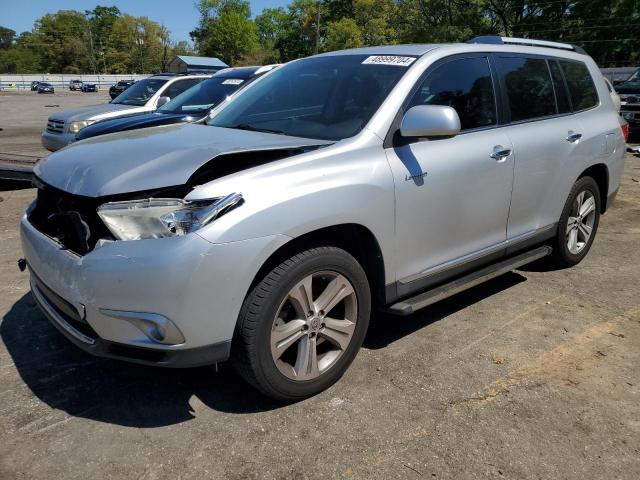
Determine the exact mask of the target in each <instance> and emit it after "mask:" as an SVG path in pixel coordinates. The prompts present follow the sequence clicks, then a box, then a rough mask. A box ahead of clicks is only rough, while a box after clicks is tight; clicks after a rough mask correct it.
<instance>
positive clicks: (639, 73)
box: [624, 69, 640, 83]
mask: <svg viewBox="0 0 640 480" xmlns="http://www.w3.org/2000/svg"><path fill="white" fill-rule="evenodd" d="M624 83H640V69H638V70H636V71H635V72H634V73H633V75H631V76H630V77H629V78H627V79H626V80H625V81H624Z"/></svg>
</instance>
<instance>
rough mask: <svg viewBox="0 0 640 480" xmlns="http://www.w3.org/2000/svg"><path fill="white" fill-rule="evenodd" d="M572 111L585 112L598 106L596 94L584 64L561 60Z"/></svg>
mask: <svg viewBox="0 0 640 480" xmlns="http://www.w3.org/2000/svg"><path fill="white" fill-rule="evenodd" d="M560 65H561V66H562V71H563V72H564V78H565V79H566V80H567V86H568V87H569V95H570V96H571V105H572V106H573V110H574V111H580V110H586V109H587V108H591V107H595V106H596V105H597V104H598V93H597V92H596V87H595V85H594V84H593V80H592V79H591V75H590V74H589V70H588V69H587V66H586V65H585V64H584V63H581V62H569V61H566V60H561V61H560Z"/></svg>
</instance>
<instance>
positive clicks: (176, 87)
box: [162, 78, 204, 98]
mask: <svg viewBox="0 0 640 480" xmlns="http://www.w3.org/2000/svg"><path fill="white" fill-rule="evenodd" d="M202 80H204V79H203V78H190V79H188V80H177V81H175V82H173V83H172V84H171V85H169V86H168V87H167V89H166V90H165V91H164V92H162V96H163V97H169V98H176V97H177V96H178V95H180V94H181V93H182V92H185V91H186V90H188V89H190V88H191V87H193V86H194V85H197V84H198V83H200V82H202Z"/></svg>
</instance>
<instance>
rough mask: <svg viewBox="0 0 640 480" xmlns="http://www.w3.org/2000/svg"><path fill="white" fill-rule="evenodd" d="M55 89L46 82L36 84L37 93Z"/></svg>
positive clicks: (50, 91)
mask: <svg viewBox="0 0 640 480" xmlns="http://www.w3.org/2000/svg"><path fill="white" fill-rule="evenodd" d="M54 91H55V89H54V88H53V85H51V84H50V83H47V82H40V83H39V84H38V93H54Z"/></svg>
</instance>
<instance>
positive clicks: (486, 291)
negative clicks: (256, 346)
mask: <svg viewBox="0 0 640 480" xmlns="http://www.w3.org/2000/svg"><path fill="white" fill-rule="evenodd" d="M522 281H525V279H524V277H522V276H521V275H518V274H515V273H509V274H506V275H503V276H502V277H500V278H497V279H494V280H492V281H490V282H487V283H485V284H484V285H480V286H477V287H474V288H473V289H470V290H468V291H466V292H463V293H461V294H458V295H456V296H454V297H452V298H450V299H448V300H445V301H442V302H440V303H438V304H436V305H433V306H431V307H429V308H425V309H424V310H421V311H420V312H417V313H416V314H414V315H411V316H408V317H398V316H392V315H389V314H385V313H378V314H376V315H374V318H373V320H372V324H371V326H370V330H369V332H368V334H367V337H366V340H365V345H364V347H365V348H370V349H378V348H384V347H385V346H387V345H389V344H390V343H392V342H394V341H396V340H398V339H399V338H402V337H404V336H406V335H410V334H412V333H413V332H415V331H417V330H420V329H421V328H424V327H426V326H427V325H429V324H431V323H433V322H436V321H438V320H441V319H443V318H444V317H446V316H448V315H451V314H452V313H454V312H457V311H459V310H461V309H463V308H466V307H467V306H469V305H471V304H473V303H475V302H477V301H479V300H481V299H483V298H486V297H489V296H491V295H494V294H496V293H498V292H500V291H502V290H505V289H507V288H509V287H511V286H513V285H516V284H518V283H520V282H522ZM0 337H1V338H2V341H3V342H4V344H5V347H6V349H7V351H8V353H9V355H10V357H11V359H12V361H13V363H14V364H15V367H16V370H17V372H18V374H19V375H20V377H21V378H22V380H23V381H24V383H25V384H26V385H27V387H28V388H29V389H30V390H31V391H32V392H33V393H34V394H35V395H36V396H37V397H38V398H39V399H40V400H41V401H42V402H44V403H46V404H47V405H48V406H49V407H51V408H53V409H58V410H62V411H64V412H66V413H67V414H69V415H71V416H75V417H81V418H87V419H91V420H95V421H99V422H105V423H111V424H116V425H122V426H130V427H137V428H153V427H162V426H168V425H174V424H178V423H182V422H185V421H188V420H191V419H193V418H195V416H196V413H195V411H194V408H193V407H192V406H191V404H190V402H191V400H192V397H196V398H197V400H198V401H199V402H202V403H203V404H204V405H206V406H207V407H208V408H211V409H213V410H217V411H220V412H225V413H232V414H250V413H256V412H264V411H268V410H273V409H276V408H282V407H283V405H282V404H280V403H277V402H274V401H271V400H269V399H267V398H265V397H263V396H261V395H259V394H257V393H256V392H255V390H253V389H252V388H251V387H250V386H248V385H247V384H246V383H245V382H244V381H242V379H241V378H240V377H239V376H238V375H237V374H236V373H235V372H234V371H233V369H232V368H231V366H229V365H226V364H223V365H221V366H220V371H219V372H218V373H215V371H214V370H213V368H208V367H203V368H191V369H164V368H156V367H147V366H143V365H136V364H131V363H126V362H120V361H117V360H110V359H104V358H96V357H93V356H91V355H89V354H88V353H85V352H83V351H82V350H80V349H78V348H77V347H75V346H74V345H73V344H71V343H70V342H69V341H68V340H67V339H66V338H64V337H63V336H62V335H61V334H60V333H59V332H58V331H57V330H56V328H55V327H54V326H53V325H51V323H50V322H49V320H47V319H46V318H45V317H44V316H43V315H42V313H41V312H40V310H39V309H38V307H37V306H36V304H35V302H34V301H33V299H32V297H31V294H26V295H24V296H23V297H22V298H21V299H20V300H18V301H17V302H16V303H15V304H14V305H13V306H12V307H11V310H9V312H7V314H6V315H5V316H4V317H3V318H2V323H1V324H0Z"/></svg>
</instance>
